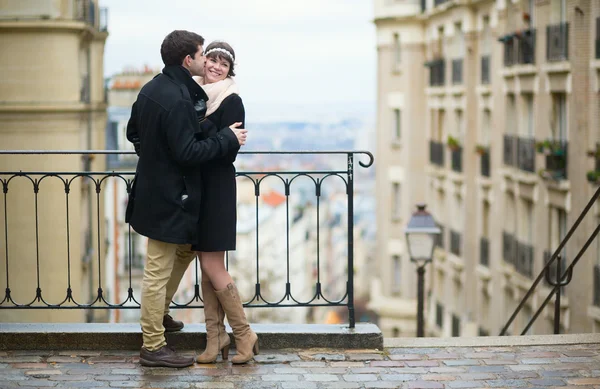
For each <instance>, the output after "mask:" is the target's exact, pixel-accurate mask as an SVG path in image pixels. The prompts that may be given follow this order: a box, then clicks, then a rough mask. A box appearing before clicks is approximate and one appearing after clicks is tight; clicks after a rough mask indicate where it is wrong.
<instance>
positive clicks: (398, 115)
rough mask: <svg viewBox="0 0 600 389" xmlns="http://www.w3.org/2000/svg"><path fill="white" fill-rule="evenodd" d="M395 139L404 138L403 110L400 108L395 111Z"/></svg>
mask: <svg viewBox="0 0 600 389" xmlns="http://www.w3.org/2000/svg"><path fill="white" fill-rule="evenodd" d="M393 139H394V140H396V141H399V140H400V139H402V111H400V109H398V108H396V109H394V112H393Z"/></svg>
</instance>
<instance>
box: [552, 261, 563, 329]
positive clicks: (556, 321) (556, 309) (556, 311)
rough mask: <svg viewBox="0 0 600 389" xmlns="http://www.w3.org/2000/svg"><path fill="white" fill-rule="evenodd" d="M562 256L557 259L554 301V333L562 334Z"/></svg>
mask: <svg viewBox="0 0 600 389" xmlns="http://www.w3.org/2000/svg"><path fill="white" fill-rule="evenodd" d="M561 262H562V256H561V255H559V256H558V258H556V286H554V287H555V288H556V298H555V299H554V333H555V334H556V335H558V334H560V294H561V290H560V289H561V288H562V285H561V284H560V276H561V274H562V273H561V271H562V269H561Z"/></svg>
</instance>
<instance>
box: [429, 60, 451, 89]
mask: <svg viewBox="0 0 600 389" xmlns="http://www.w3.org/2000/svg"><path fill="white" fill-rule="evenodd" d="M425 66H427V67H428V68H429V86H444V85H445V84H446V61H445V60H444V59H443V58H439V59H436V60H433V61H430V62H427V63H426V64H425Z"/></svg>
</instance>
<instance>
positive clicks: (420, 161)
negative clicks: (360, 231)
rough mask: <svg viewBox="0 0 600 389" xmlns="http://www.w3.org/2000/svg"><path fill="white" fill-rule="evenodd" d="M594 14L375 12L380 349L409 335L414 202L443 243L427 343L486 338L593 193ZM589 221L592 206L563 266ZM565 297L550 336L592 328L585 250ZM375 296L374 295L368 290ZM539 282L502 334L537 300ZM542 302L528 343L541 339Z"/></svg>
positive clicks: (503, 9) (593, 6)
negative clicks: (385, 340)
mask: <svg viewBox="0 0 600 389" xmlns="http://www.w3.org/2000/svg"><path fill="white" fill-rule="evenodd" d="M599 17H600V4H599V3H598V2H597V1H589V0H588V1H584V0H581V1H576V0H549V1H535V0H523V1H520V0H517V1H513V0H496V1H493V0H466V1H458V0H424V1H403V2H400V1H388V0H375V24H376V26H377V39H378V41H377V55H378V68H377V72H378V113H377V115H378V124H377V147H378V148H377V156H378V159H377V196H378V206H379V208H378V211H377V216H378V221H377V227H378V244H377V247H378V250H379V251H378V254H377V258H378V261H379V276H378V277H376V279H375V281H374V282H373V288H372V290H373V291H374V293H373V294H374V295H375V296H379V297H380V298H379V299H378V300H375V299H372V303H371V305H372V307H373V308H374V309H376V310H377V311H378V313H379V315H380V327H381V328H382V330H383V331H384V334H385V335H386V336H393V335H396V336H405V335H406V336H412V335H413V334H414V333H415V324H416V321H415V315H416V302H415V295H416V282H415V279H416V272H415V267H414V265H413V264H412V263H410V259H409V256H408V253H407V250H406V245H405V238H404V233H403V229H404V227H405V226H406V224H407V223H408V219H409V218H410V215H411V213H412V212H413V210H414V205H415V203H417V202H425V203H426V204H427V205H428V209H429V211H430V212H431V213H432V215H433V216H434V217H435V219H436V220H437V222H438V223H439V225H440V227H441V228H442V231H443V233H442V235H441V237H440V240H439V242H438V247H437V248H436V250H435V253H434V261H433V265H432V266H428V268H427V272H428V273H427V291H428V293H427V296H428V298H427V304H426V306H427V308H426V310H427V334H428V335H432V336H476V335H488V334H492V335H497V334H498V333H500V331H501V329H502V328H503V326H504V324H505V323H506V322H507V320H508V319H509V317H510V316H511V314H512V312H513V311H514V309H515V308H516V307H517V305H518V304H519V303H520V302H521V300H522V298H523V297H524V296H525V294H526V293H527V291H528V289H529V288H530V287H531V285H532V284H533V281H534V280H535V278H536V277H537V276H538V274H539V273H540V272H541V271H542V269H543V267H544V265H545V263H546V261H547V259H548V257H549V253H552V252H553V251H554V250H556V249H557V248H558V246H559V243H560V242H561V241H562V240H563V238H565V236H566V235H567V232H568V230H569V229H570V227H571V226H572V225H573V224H574V223H575V221H576V220H577V218H578V217H579V215H580V214H581V212H582V211H583V209H584V207H585V205H586V204H587V203H588V201H589V200H590V199H591V198H592V195H593V193H594V192H595V190H596V189H597V188H598V184H597V181H598V170H599V169H600V166H599V164H598V160H599V156H600V153H598V142H599V136H600V133H599V131H598V128H599V124H600V122H599V120H600V115H599V112H600V95H599V85H600V83H599V75H600V73H599V70H598V69H599V67H598V66H599V62H598V58H600V46H599V42H600V39H599V38H600V31H599V28H600V22H599V21H600V19H599ZM599 224H600V206H599V205H598V204H594V205H593V207H592V208H591V211H590V213H588V215H587V216H586V218H585V219H584V220H583V222H582V223H581V225H580V226H579V229H578V230H577V231H576V232H575V233H574V234H573V236H572V238H571V239H570V240H569V242H568V244H567V245H566V246H565V249H564V250H563V251H562V253H561V254H562V256H563V262H562V264H563V265H562V266H563V269H564V267H565V265H569V264H570V263H571V262H572V261H573V259H574V258H576V256H577V254H578V252H579V250H580V249H581V248H582V247H583V246H584V244H585V242H586V240H587V238H588V237H589V236H590V235H591V234H592V233H593V231H594V229H595V228H596V227H597V226H598V225H599ZM598 241H599V240H598V239H596V240H595V241H594V242H592V245H591V246H590V247H589V248H588V249H587V251H586V253H585V254H584V255H583V256H582V257H581V259H580V260H579V262H578V264H577V266H576V267H575V270H574V273H573V282H571V283H570V284H569V285H568V286H567V287H566V288H564V293H565V295H564V296H562V302H561V332H565V333H577V332H597V331H600V316H599V313H600V310H599V307H600V271H599V269H600V246H599V243H598ZM375 292H376V293H375ZM548 292H549V288H548V287H547V285H545V283H544V281H542V284H540V285H539V286H538V287H537V289H536V291H535V292H534V294H533V296H532V298H530V299H529V300H528V302H527V303H526V304H525V306H524V308H523V310H522V311H521V313H520V314H519V315H518V316H517V318H516V320H515V322H514V324H513V325H512V326H511V327H510V328H509V329H508V332H509V333H512V334H520V333H521V331H523V329H524V328H525V326H526V324H527V322H528V321H529V319H530V318H531V317H532V316H533V315H534V313H535V312H536V311H537V309H538V307H539V306H540V304H541V303H542V301H543V300H544V299H545V298H546V296H547V295H548ZM553 312H554V308H553V304H550V305H549V306H548V307H547V308H546V309H545V310H544V311H543V312H542V314H541V315H540V317H538V319H537V320H536V322H535V324H534V325H533V327H532V328H531V329H530V330H529V333H533V334H543V333H552V330H553V323H552V318H553Z"/></svg>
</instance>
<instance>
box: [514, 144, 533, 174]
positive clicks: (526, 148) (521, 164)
mask: <svg viewBox="0 0 600 389" xmlns="http://www.w3.org/2000/svg"><path fill="white" fill-rule="evenodd" d="M517 167H518V168H519V169H521V170H523V171H526V172H530V173H533V172H535V139H533V138H518V139H517Z"/></svg>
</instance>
